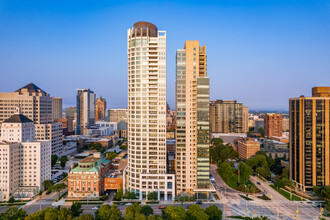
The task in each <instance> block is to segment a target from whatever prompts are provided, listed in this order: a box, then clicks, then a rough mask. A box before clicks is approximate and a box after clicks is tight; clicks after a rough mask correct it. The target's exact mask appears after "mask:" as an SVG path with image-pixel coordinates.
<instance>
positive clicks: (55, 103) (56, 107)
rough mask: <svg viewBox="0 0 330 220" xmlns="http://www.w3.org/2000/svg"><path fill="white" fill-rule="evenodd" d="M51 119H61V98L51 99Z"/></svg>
mask: <svg viewBox="0 0 330 220" xmlns="http://www.w3.org/2000/svg"><path fill="white" fill-rule="evenodd" d="M52 118H53V121H56V120H57V119H61V118H62V98H58V97H52Z"/></svg>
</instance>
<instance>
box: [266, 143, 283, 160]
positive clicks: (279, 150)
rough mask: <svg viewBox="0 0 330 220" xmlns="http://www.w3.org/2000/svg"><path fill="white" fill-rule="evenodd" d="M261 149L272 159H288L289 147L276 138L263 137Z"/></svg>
mask: <svg viewBox="0 0 330 220" xmlns="http://www.w3.org/2000/svg"><path fill="white" fill-rule="evenodd" d="M262 151H264V152H266V153H267V155H268V156H269V157H271V158H273V159H275V158H283V159H284V160H288V159H289V147H288V144H287V143H283V142H280V141H276V140H270V139H265V141H264V143H263V149H262Z"/></svg>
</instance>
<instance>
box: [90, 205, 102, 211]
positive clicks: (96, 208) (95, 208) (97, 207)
mask: <svg viewBox="0 0 330 220" xmlns="http://www.w3.org/2000/svg"><path fill="white" fill-rule="evenodd" d="M100 207H101V206H99V205H98V206H95V207H93V208H92V210H98V209H99V208H100Z"/></svg>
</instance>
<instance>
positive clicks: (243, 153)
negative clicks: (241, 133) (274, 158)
mask: <svg viewBox="0 0 330 220" xmlns="http://www.w3.org/2000/svg"><path fill="white" fill-rule="evenodd" d="M237 143H238V145H237V150H238V154H239V158H241V159H244V160H247V159H249V158H250V157H252V156H254V155H255V154H256V152H258V151H259V150H260V143H259V142H258V141H254V140H253V139H251V138H240V139H238V142H237Z"/></svg>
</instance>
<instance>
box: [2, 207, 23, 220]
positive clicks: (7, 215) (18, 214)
mask: <svg viewBox="0 0 330 220" xmlns="http://www.w3.org/2000/svg"><path fill="white" fill-rule="evenodd" d="M25 216H26V212H25V210H24V209H18V208H16V207H10V208H9V209H7V210H6V211H5V212H4V213H0V219H4V220H16V219H24V218H25Z"/></svg>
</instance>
